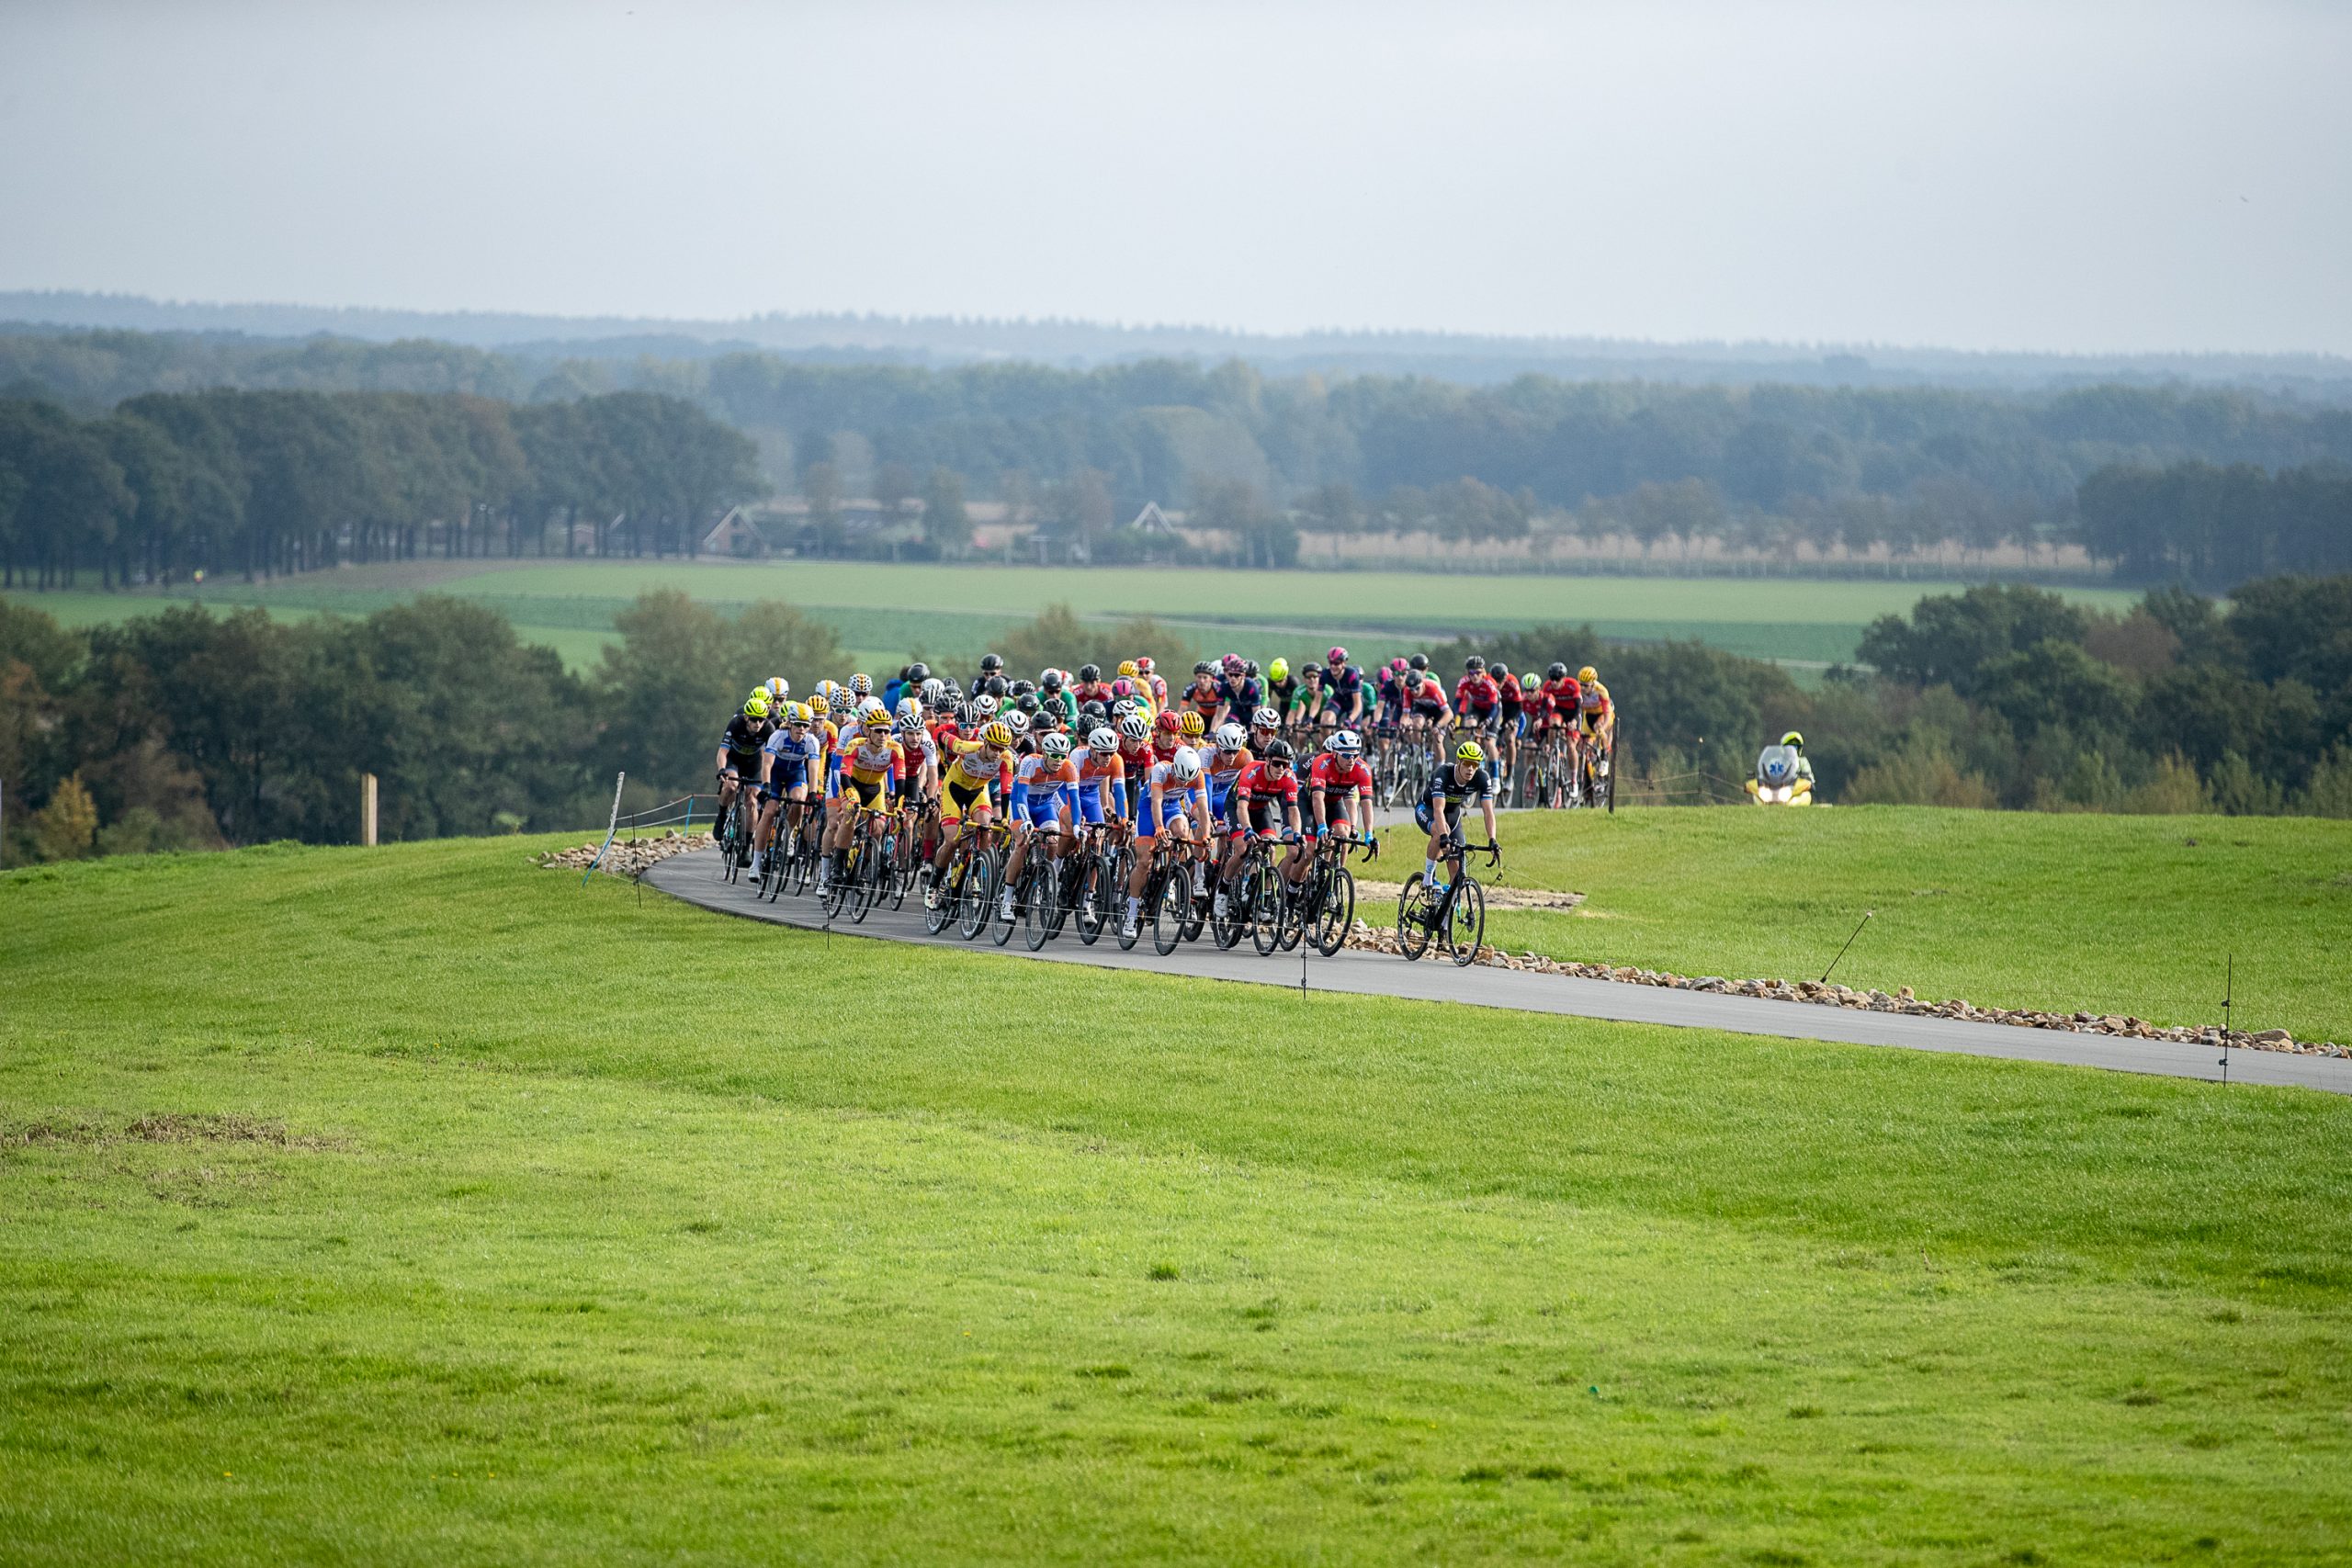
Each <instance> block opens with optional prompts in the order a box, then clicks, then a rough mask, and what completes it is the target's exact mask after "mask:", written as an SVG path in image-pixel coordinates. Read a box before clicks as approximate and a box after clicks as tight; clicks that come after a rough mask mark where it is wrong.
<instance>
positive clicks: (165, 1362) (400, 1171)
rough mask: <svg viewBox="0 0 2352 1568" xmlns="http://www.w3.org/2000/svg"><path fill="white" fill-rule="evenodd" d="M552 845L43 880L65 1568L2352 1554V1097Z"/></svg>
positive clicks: (27, 1499)
mask: <svg viewBox="0 0 2352 1568" xmlns="http://www.w3.org/2000/svg"><path fill="white" fill-rule="evenodd" d="M1726 815H1728V814H1726ZM532 847H535V846H534V845H532V844H530V843H528V842H526V841H523V840H494V841H478V842H471V843H460V844H423V845H406V846H399V847H395V848H390V849H386V850H381V851H356V850H294V849H269V850H262V851H249V852H241V853H236V854H230V855H219V856H212V857H190V858H186V859H178V858H158V859H152V860H118V861H111V862H106V863H91V864H85V865H76V866H66V867H58V868H43V869H38V870H34V871H28V872H16V873H10V874H6V875H5V876H0V965H4V966H5V969H6V973H7V975H8V976H9V992H10V995H11V997H12V998H13V999H15V1000H16V1001H17V1003H18V1005H15V1006H11V1007H9V1008H7V1009H6V1010H0V1389H5V1398H0V1476H5V1477H6V1481H5V1483H0V1559H4V1560H6V1561H9V1562H78V1561H86V1560H89V1559H92V1558H107V1559H114V1560H135V1561H153V1560H158V1559H164V1558H168V1559H171V1560H173V1561H178V1562H250V1561H253V1560H254V1559H256V1558H262V1557H267V1558H271V1559H277V1560H284V1559H324V1558H334V1559H344V1560H354V1559H356V1560H366V1561H369V1562H433V1563H443V1562H451V1561H484V1562H488V1561H495V1562H502V1563H504V1562H579V1561H582V1560H589V1559H593V1560H596V1561H629V1562H636V1561H645V1562H651V1561H656V1560H659V1561H663V1562H674V1561H678V1560H681V1559H707V1558H743V1557H752V1556H757V1557H761V1558H769V1559H800V1558H823V1559H827V1560H846V1561H873V1562H881V1561H907V1560H921V1561H936V1560H943V1559H948V1560H956V1561H976V1560H1001V1559H1007V1558H1016V1557H1017V1558H1022V1559H1024V1560H1051V1561H1063V1562H1104V1561H1138V1560H1155V1561H1191V1562H1231V1561H1238V1560H1246V1561H1251V1562H1330V1561H1381V1560H1397V1559H1407V1558H1411V1559H1419V1560H1426V1559H1432V1558H1434V1559H1438V1560H1442V1561H1446V1562H1467V1561H1499V1560H1512V1561H1525V1560H1527V1559H1530V1558H1537V1557H1541V1558H1546V1559H1555V1560H1591V1561H1611V1562H1622V1561H1643V1562H1668V1563H1679V1562H1765V1563H1796V1562H1818V1563H1850V1562H1902V1563H1946V1562H1950V1563H1985V1562H2118V1563H2124V1562H2129V1563H2140V1562H2160V1561H2188V1562H2314V1563H2317V1562H2333V1561H2340V1558H2341V1551H2342V1545H2343V1542H2344V1541H2345V1540H2346V1539H2347V1538H2352V1463H2347V1461H2352V1356H2348V1355H2347V1349H2352V1332H2347V1331H2352V1314H2348V1313H2347V1308H2348V1307H2352V1262H2347V1259H2352V1211H2347V1209H2346V1206H2345V1204H2344V1203H2343V1201H2342V1196H2341V1191H2340V1179H2341V1173H2342V1171H2343V1170H2344V1169H2345V1168H2346V1162H2347V1159H2352V1103H2347V1102H2346V1101H2344V1100H2339V1099H2336V1098H2335V1097H2329V1096H2323V1095H2317V1094H2307V1093H2301V1092H2298V1091H2290V1090H2260V1089H2251V1090H2250V1089H2243V1088H2241V1089H2236V1090H2233V1091H2230V1092H2227V1093H2222V1092H2220V1091H2217V1090H2216V1089H2213V1088H2212V1087H2211V1086H2208V1085H2202V1084H2194V1083H2186V1082H2177V1081H2171V1080H2163V1079H2142V1078H2137V1077H2125V1076H2120V1075H2106V1074H2099V1073H2095V1072H2090V1071H2082V1070H2069V1069H2057V1068H2044V1067H2034V1066H2024V1065H2019V1064H2010V1063H2000V1062H1989V1061H1979V1060H1972V1059H1966V1058H1947V1057H1940V1056H1934V1055H1921V1054H1914V1053H1907V1052H1897V1051H1873V1050H1868V1049H1862V1048H1853V1047H1839V1046H1830V1045H1818V1044H1808V1043H1782V1042H1769V1041H1759V1040H1754V1039H1743V1038H1736V1037H1730V1036H1723V1035H1715V1034H1710V1033H1704V1032H1676V1031H1664V1030H1648V1029H1639V1028H1632V1027H1625V1026H1613V1025H1602V1024H1593V1023H1587V1022H1581V1021H1572V1020H1557V1019H1550V1018H1535V1017H1526V1016H1520V1015H1510V1014H1496V1013H1486V1012H1479V1013H1476V1014H1475V1015H1465V1013H1464V1010H1458V1009H1446V1008H1442V1007H1436V1006H1427V1005H1419V1004H1407V1003H1393V1002H1378V1001H1373V1000H1368V999H1360V998H1338V997H1328V996H1316V997H1312V998H1289V997H1279V998H1277V997H1271V996H1269V995H1268V994H1267V993H1266V992H1263V991H1261V990H1259V989H1257V988H1255V987H1225V986H1217V985H1214V984H1209V983H1202V982H1185V981H1178V980H1172V979H1159V978H1155V977H1150V976H1126V975H1118V976H1110V975H1103V974H1097V973H1091V972H1080V973H1069V972H1060V971H1055V970H1050V969H1048V970H1041V969H1040V967H1039V966H1037V965H1034V964H1019V963H1016V962H1012V961H1008V960H1005V959H1003V958H1001V957H998V956H995V955H990V954H967V953H937V954H932V953H926V954H924V955H922V957H921V958H920V959H913V958H910V955H909V954H908V953H905V952H904V951H903V950H894V949H888V948H883V947H879V946H876V945H872V944H867V943H863V942H857V941H855V940H854V939H847V938H843V939H840V940H838V941H837V942H833V944H832V945H831V946H828V945H827V942H826V939H825V938H824V937H822V936H820V935H816V934H814V933H802V932H795V931H783V930H778V929H775V928H767V927H761V926H756V925H753V924H751V923H749V922H741V921H730V920H727V919H722V918H719V917H716V916H711V915H707V914H705V913H702V912H700V911H697V910H694V909H691V908H685V907H684V906H681V905H677V904H674V903H672V902H671V901H669V900H667V899H664V898H662V897H660V896H658V895H650V896H643V897H642V899H641V902H640V901H639V896H638V895H636V894H634V893H633V892H632V891H631V890H630V889H629V888H628V887H627V886H624V885H621V884H618V883H615V882H612V881H609V880H607V879H601V878H600V879H597V880H596V881H595V882H594V883H593V884H591V885H590V886H586V887H582V886H581V883H580V881H579V879H578V878H577V877H576V876H566V875H560V874H550V873H546V872H540V871H537V870H535V869H533V868H531V867H529V866H528V865H527V864H526V863H525V861H524V852H526V850H527V849H529V848H532Z"/></svg>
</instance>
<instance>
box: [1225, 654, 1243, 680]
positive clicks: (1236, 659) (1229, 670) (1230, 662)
mask: <svg viewBox="0 0 2352 1568" xmlns="http://www.w3.org/2000/svg"><path fill="white" fill-rule="evenodd" d="M1221 668H1222V669H1223V670H1224V671H1225V673H1226V678H1227V680H1232V681H1238V680H1239V679H1241V655H1239V654H1238V653H1228V654H1227V655H1226V656H1225V662H1224V664H1223V665H1222V666H1221Z"/></svg>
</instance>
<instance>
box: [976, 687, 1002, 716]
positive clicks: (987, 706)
mask: <svg viewBox="0 0 2352 1568" xmlns="http://www.w3.org/2000/svg"><path fill="white" fill-rule="evenodd" d="M972 711H973V712H974V713H976V714H978V715H979V716H981V717H982V718H994V717H995V716H996V699H995V698H994V697H992V696H990V695H989V694H987V693H986V692H982V693H981V694H979V695H978V696H977V697H974V698H973V699H972Z"/></svg>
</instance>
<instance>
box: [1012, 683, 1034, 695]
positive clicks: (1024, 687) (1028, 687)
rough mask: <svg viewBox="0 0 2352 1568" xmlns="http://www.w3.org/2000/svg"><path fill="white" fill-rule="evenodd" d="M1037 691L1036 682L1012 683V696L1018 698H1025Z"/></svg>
mask: <svg viewBox="0 0 2352 1568" xmlns="http://www.w3.org/2000/svg"><path fill="white" fill-rule="evenodd" d="M1036 689H1037V682H1035V681H1015V682H1013V683H1012V694H1013V695H1014V696H1016V697H1025V696H1027V695H1028V694H1030V693H1032V692H1034V691H1035V690H1036Z"/></svg>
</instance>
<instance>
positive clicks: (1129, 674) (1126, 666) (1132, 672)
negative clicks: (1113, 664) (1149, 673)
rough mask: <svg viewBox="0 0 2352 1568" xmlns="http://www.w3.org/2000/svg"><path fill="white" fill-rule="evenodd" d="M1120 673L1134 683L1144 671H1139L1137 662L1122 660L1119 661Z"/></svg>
mask: <svg viewBox="0 0 2352 1568" xmlns="http://www.w3.org/2000/svg"><path fill="white" fill-rule="evenodd" d="M1119 673H1120V674H1122V675H1124V676H1125V677H1126V678H1127V679H1128V680H1130V681H1132V680H1134V679H1135V678H1136V676H1138V675H1140V674H1142V673H1143V671H1141V670H1140V669H1138V668H1137V667H1136V661H1135V660H1132V659H1122V660H1119Z"/></svg>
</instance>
